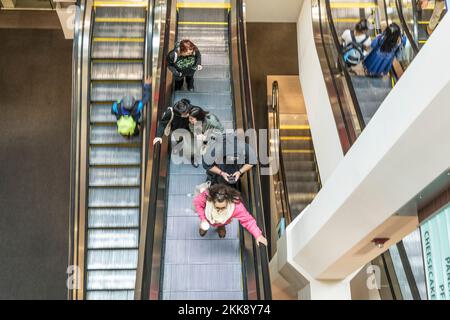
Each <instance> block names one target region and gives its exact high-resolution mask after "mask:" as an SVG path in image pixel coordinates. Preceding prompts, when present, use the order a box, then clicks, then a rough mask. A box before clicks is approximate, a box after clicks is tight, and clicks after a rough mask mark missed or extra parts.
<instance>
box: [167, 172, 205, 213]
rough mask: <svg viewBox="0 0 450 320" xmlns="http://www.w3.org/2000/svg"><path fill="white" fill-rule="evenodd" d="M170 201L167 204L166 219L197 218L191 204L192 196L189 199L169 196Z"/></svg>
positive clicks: (180, 196) (184, 196) (183, 196)
mask: <svg viewBox="0 0 450 320" xmlns="http://www.w3.org/2000/svg"><path fill="white" fill-rule="evenodd" d="M171 174H172V171H171ZM170 199H171V201H170V202H169V203H168V204H167V216H168V217H198V215H197V213H196V212H195V211H194V205H193V203H192V201H193V200H194V195H192V196H191V197H187V196H186V195H171V196H170Z"/></svg>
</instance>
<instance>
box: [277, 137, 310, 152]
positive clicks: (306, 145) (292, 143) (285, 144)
mask: <svg viewBox="0 0 450 320" xmlns="http://www.w3.org/2000/svg"><path fill="white" fill-rule="evenodd" d="M282 138H283V137H282ZM280 142H281V146H282V148H283V150H292V149H302V150H304V149H313V144H312V140H300V139H299V140H281V141H280Z"/></svg>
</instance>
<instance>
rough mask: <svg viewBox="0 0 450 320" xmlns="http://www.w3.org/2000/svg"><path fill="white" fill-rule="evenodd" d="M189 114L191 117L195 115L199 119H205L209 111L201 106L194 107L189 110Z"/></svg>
mask: <svg viewBox="0 0 450 320" xmlns="http://www.w3.org/2000/svg"><path fill="white" fill-rule="evenodd" d="M189 115H190V116H191V117H194V118H195V119H197V120H198V121H204V120H205V118H206V116H207V115H208V112H207V111H205V110H203V109H202V108H200V107H192V108H191V111H189Z"/></svg>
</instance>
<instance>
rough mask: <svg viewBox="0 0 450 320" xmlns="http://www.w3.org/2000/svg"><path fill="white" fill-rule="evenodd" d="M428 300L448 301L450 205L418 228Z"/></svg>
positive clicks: (449, 285)
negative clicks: (420, 235) (420, 237)
mask: <svg viewBox="0 0 450 320" xmlns="http://www.w3.org/2000/svg"><path fill="white" fill-rule="evenodd" d="M420 231H421V234H422V248H423V255H424V263H425V276H426V280H427V292H428V299H430V300H450V205H448V206H447V207H445V208H444V209H442V210H440V211H439V212H438V213H437V214H436V215H434V216H433V217H432V218H431V219H429V220H427V221H426V222H425V223H423V224H422V225H421V227H420Z"/></svg>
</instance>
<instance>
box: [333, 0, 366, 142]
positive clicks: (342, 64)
mask: <svg viewBox="0 0 450 320" xmlns="http://www.w3.org/2000/svg"><path fill="white" fill-rule="evenodd" d="M325 6H326V13H327V21H328V24H329V27H330V30H331V36H332V39H333V42H334V45H335V47H336V50H337V52H338V56H339V58H338V63H339V67H340V68H341V70H342V72H343V74H344V77H345V80H346V83H347V87H348V91H349V93H350V97H351V99H352V103H353V106H354V109H355V112H356V117H357V119H358V123H359V126H360V128H361V131H362V130H364V128H365V126H366V124H365V122H364V117H363V114H362V112H361V108H360V106H359V102H358V98H357V97H356V92H355V88H354V87H353V83H352V79H351V77H350V74H349V72H348V69H347V66H346V65H345V62H344V54H343V51H342V47H341V44H340V42H339V36H338V34H337V31H336V27H335V25H334V20H333V14H332V11H331V4H330V0H325ZM344 119H345V117H344ZM351 143H354V141H353V142H351Z"/></svg>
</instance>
